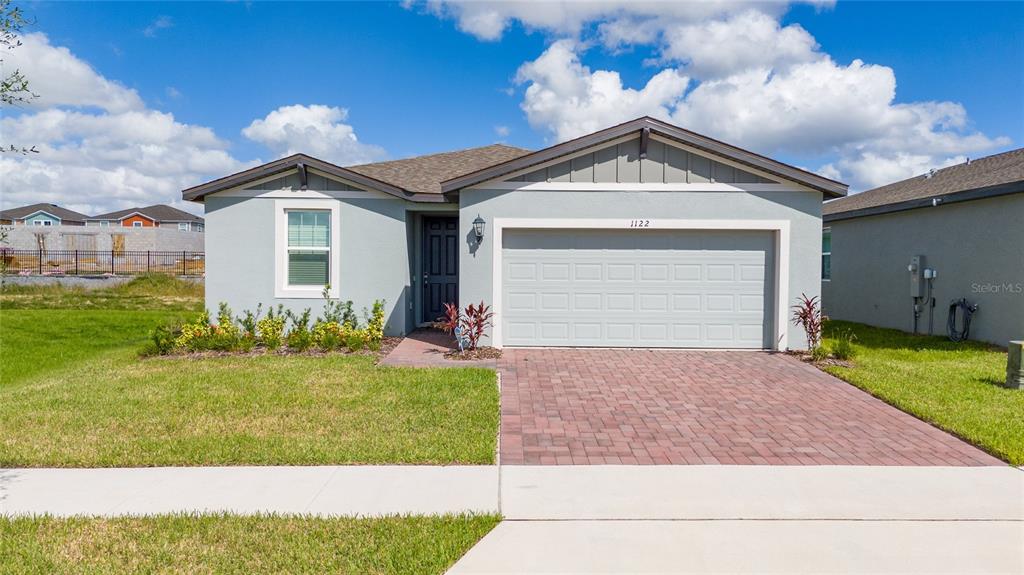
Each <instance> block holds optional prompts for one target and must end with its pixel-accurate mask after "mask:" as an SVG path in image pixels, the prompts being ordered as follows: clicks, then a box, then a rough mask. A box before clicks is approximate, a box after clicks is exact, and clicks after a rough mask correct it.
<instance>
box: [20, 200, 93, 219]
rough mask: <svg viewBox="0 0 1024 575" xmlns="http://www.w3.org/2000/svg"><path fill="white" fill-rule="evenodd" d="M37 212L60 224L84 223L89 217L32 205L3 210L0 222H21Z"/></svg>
mask: <svg viewBox="0 0 1024 575" xmlns="http://www.w3.org/2000/svg"><path fill="white" fill-rule="evenodd" d="M39 212H46V213H48V214H50V215H51V216H56V217H58V218H60V219H61V221H62V222H84V221H85V220H86V219H88V217H89V216H87V215H85V214H80V213H78V212H76V211H74V210H69V209H67V208H62V207H60V206H58V205H54V204H32V205H30V206H22V207H20V208H11V209H9V210H4V211H2V212H0V220H12V221H13V220H21V219H24V218H27V217H28V216H31V215H32V214H37V213H39Z"/></svg>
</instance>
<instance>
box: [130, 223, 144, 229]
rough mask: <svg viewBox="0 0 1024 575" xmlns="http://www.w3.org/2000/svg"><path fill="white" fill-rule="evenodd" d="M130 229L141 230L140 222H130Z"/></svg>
mask: <svg viewBox="0 0 1024 575" xmlns="http://www.w3.org/2000/svg"><path fill="white" fill-rule="evenodd" d="M132 227H133V228H141V227H142V222H132Z"/></svg>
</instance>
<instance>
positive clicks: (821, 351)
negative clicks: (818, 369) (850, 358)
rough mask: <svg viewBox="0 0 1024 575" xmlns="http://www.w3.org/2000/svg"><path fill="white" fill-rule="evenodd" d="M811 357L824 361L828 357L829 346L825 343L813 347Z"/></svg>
mask: <svg viewBox="0 0 1024 575" xmlns="http://www.w3.org/2000/svg"><path fill="white" fill-rule="evenodd" d="M811 359H813V360H814V361H824V360H826V359H828V348H826V347H825V346H823V345H818V346H815V347H813V348H811Z"/></svg>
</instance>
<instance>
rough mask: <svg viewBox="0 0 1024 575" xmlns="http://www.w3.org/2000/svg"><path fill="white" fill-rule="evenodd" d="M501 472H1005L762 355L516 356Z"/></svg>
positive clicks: (932, 431)
mask: <svg viewBox="0 0 1024 575" xmlns="http://www.w3.org/2000/svg"><path fill="white" fill-rule="evenodd" d="M498 369H499V370H500V372H501V448H500V449H501V463H502V464H530V465H536V464H552V465H561V464H574V465H580V464H743V465H751V464H754V465H959V466H962V465H1003V463H1002V462H1001V461H999V460H998V459H996V458H994V457H992V456H990V455H988V454H986V453H984V452H982V451H981V450H979V449H977V448H975V447H973V446H971V445H968V444H967V443H964V442H963V441H960V440H959V439H957V438H955V437H953V436H951V435H949V434H947V433H944V432H942V431H940V430H938V429H936V428H934V427H932V426H931V425H928V424H926V423H924V422H922V421H920V420H918V419H916V418H914V417H913V416H910V415H908V414H906V413H903V412H902V411H899V410H898V409H896V408H894V407H892V406H889V405H887V404H886V403H884V402H882V401H880V400H878V399H875V398H873V397H871V396H870V395H868V394H866V393H864V392H862V391H860V390H858V389H856V388H855V387H853V386H851V385H849V384H847V383H845V382H843V381H840V380H838V379H836V378H834V377H832V376H830V375H828V374H826V373H823V372H821V371H819V370H817V369H815V368H814V367H813V366H810V365H807V364H805V363H802V362H800V361H799V360H797V359H796V358H793V357H790V356H786V355H783V354H769V353H761V352H723V351H688V350H687V351H682V350H608V349H508V348H506V349H505V350H504V352H503V356H502V358H501V359H500V360H498Z"/></svg>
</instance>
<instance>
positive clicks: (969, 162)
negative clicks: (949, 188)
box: [964, 156, 971, 166]
mask: <svg viewBox="0 0 1024 575" xmlns="http://www.w3.org/2000/svg"><path fill="white" fill-rule="evenodd" d="M964 163H965V164H967V165H968V166H970V165H971V157H970V156H967V161H966V162H964Z"/></svg>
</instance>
